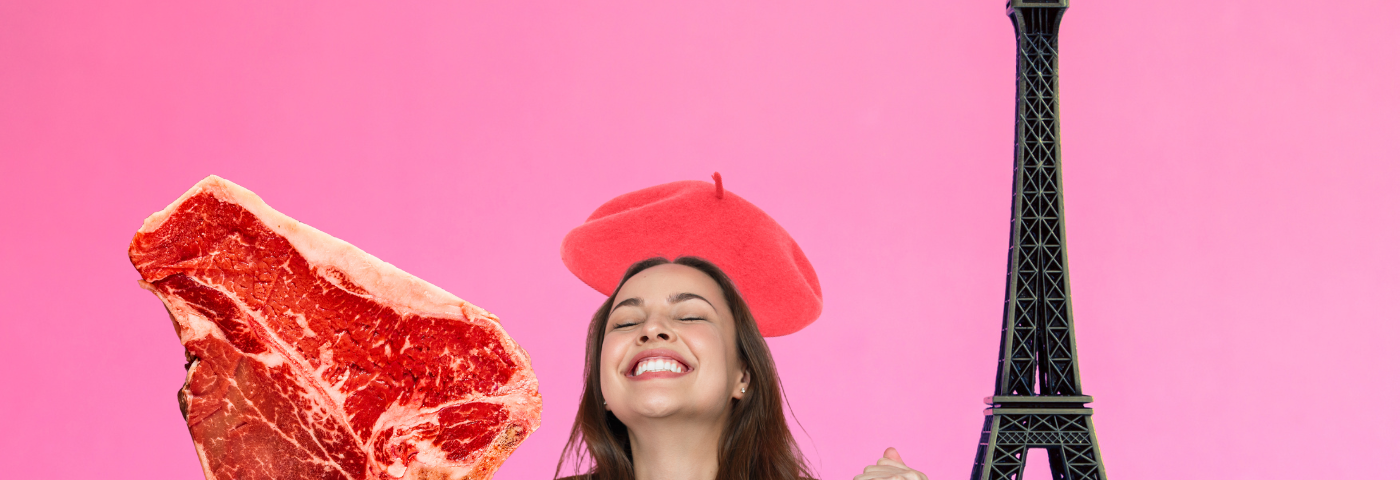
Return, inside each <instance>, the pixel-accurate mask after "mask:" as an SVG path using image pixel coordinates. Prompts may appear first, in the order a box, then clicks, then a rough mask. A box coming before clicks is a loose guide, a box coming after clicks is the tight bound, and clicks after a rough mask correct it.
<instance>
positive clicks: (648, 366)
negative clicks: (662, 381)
mask: <svg viewBox="0 0 1400 480" xmlns="http://www.w3.org/2000/svg"><path fill="white" fill-rule="evenodd" d="M689 371H690V367H689V366H688V365H686V364H684V363H681V362H680V361H678V360H676V359H674V358H670V357H646V358H643V359H641V360H638V361H637V364H636V366H633V367H632V371H631V372H630V374H629V376H632V377H637V376H641V375H643V374H647V373H652V372H662V373H686V372H689Z"/></svg>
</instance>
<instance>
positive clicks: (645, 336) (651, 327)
mask: <svg viewBox="0 0 1400 480" xmlns="http://www.w3.org/2000/svg"><path fill="white" fill-rule="evenodd" d="M659 317H660V316H659V315H657V316H653V317H652V318H648V319H647V321H646V324H645V325H642V336H641V337H638V338H637V341H638V343H647V342H650V341H652V340H660V341H669V340H671V339H672V338H675V334H674V333H673V332H671V329H670V327H669V326H668V325H667V322H666V320H665V319H662V318H659Z"/></svg>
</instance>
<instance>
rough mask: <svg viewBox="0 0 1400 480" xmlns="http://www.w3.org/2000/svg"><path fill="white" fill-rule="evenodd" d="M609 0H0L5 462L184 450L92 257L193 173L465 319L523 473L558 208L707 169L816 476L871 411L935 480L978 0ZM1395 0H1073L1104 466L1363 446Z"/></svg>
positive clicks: (998, 177)
mask: <svg viewBox="0 0 1400 480" xmlns="http://www.w3.org/2000/svg"><path fill="white" fill-rule="evenodd" d="M632 3H634V4H630V5H616V4H611V3H608V2H562V1H560V2H393V3H390V2H374V3H371V2H362V1H341V2H304V1H277V2H264V1H257V2H208V1H181V2H154V1H149V2H82V3H80V2H68V1H29V2H16V1H10V0H6V1H2V2H0V161H2V162H3V163H2V164H0V204H3V205H4V207H3V210H0V225H3V228H4V234H3V236H0V249H3V251H2V252H0V265H3V267H4V275H0V305H3V312H4V313H3V320H0V379H3V384H2V385H3V386H0V389H2V390H0V412H4V413H3V417H0V464H3V465H4V467H3V469H4V471H5V473H4V474H3V475H0V476H4V477H7V478H48V479H77V478H91V477H101V478H108V479H137V478H141V479H151V478H159V479H195V478H199V477H200V470H199V465H198V462H197V460H196V457H195V454H194V450H193V448H192V446H191V443H190V439H189V434H188V432H187V430H186V429H185V426H184V424H183V423H182V420H181V418H180V415H179V411H178V409H177V408H176V402H175V391H176V389H177V388H178V387H179V385H180V383H181V382H182V379H183V374H182V372H183V369H182V365H183V358H182V355H181V352H182V349H181V347H180V345H179V343H178V342H177V340H176V337H175V334H174V331H173V329H172V328H171V326H170V323H169V320H168V319H167V317H166V314H165V312H164V311H163V309H162V308H161V306H160V304H159V302H157V301H156V299H155V298H153V296H152V295H151V294H149V293H147V292H145V291H142V290H141V289H139V288H137V286H136V278H137V275H136V272H135V271H134V270H133V269H132V268H131V266H130V264H129V263H128V261H127V259H126V255H125V249H126V245H127V242H128V241H129V240H130V238H131V235H132V234H133V233H134V231H135V230H136V228H137V227H138V226H139V225H140V223H141V220H142V219H144V218H145V217H146V215H148V214H150V213H152V212H154V211H156V210H159V209H161V208H163V207H164V206H165V205H166V204H167V203H169V202H170V201H171V200H173V199H175V197H176V196H178V195H179V194H180V193H182V192H184V191H185V189H187V188H188V187H189V186H191V185H192V184H194V183H195V182H196V181H198V180H199V179H200V178H202V177H204V176H205V175H208V174H211V173H215V174H218V175H221V176H224V177H226V178H228V179H231V180H233V181H235V182H238V183H240V184H242V185H244V186H246V187H248V188H250V189H252V190H254V191H256V192H258V193H259V194H261V195H262V197H263V198H264V199H266V200H267V201H268V202H269V203H271V204H272V205H273V206H274V207H276V208H278V209H280V210H281V211H283V212H285V213H287V214H289V215H291V216H293V217H295V218H297V219H300V220H302V221H304V222H306V223H309V224H311V225H313V226H315V227H317V228H319V229H322V230H324V231H326V232H330V233H332V234H334V235H336V236H339V237H340V238H343V239H345V240H348V241H350V242H352V243H354V244H355V245H358V246H359V247H361V248H363V249H365V250H366V251H369V252H371V253H373V254H375V255H377V256H379V257H380V258H383V259H385V260H387V261H389V262H392V263H394V264H396V265H398V266H400V267H402V268H403V269H405V270H407V271H409V272H411V273H414V274H416V275H418V276H420V277H422V278H424V279H427V280H428V281H430V282H433V283H435V284H437V285H440V286H442V287H444V288H446V289H447V290H449V291H451V292H454V293H456V294H458V295H460V296H462V297H463V298H466V299H468V300H469V301H471V302H473V303H476V304H478V305H480V306H482V307H485V308H487V309H489V310H491V311H493V312H495V313H496V314H498V315H500V317H501V318H502V319H504V323H505V325H506V326H507V328H508V329H509V331H510V332H511V334H512V335H513V336H514V337H515V338H516V339H518V340H519V342H520V343H521V344H522V345H524V346H525V347H526V348H527V349H528V350H529V352H530V353H531V354H532V355H533V358H534V361H535V368H536V370H537V372H538V374H539V376H540V384H541V391H542V392H543V394H544V398H545V410H544V412H545V414H544V425H543V427H542V428H541V429H540V430H539V431H538V432H537V433H536V434H535V435H534V436H533V437H531V438H530V439H529V440H528V441H526V442H525V443H524V444H523V446H522V447H521V448H520V449H519V450H518V451H517V453H516V454H515V456H513V457H512V458H511V459H510V460H509V461H508V462H507V463H506V465H505V467H504V468H502V470H501V472H500V474H499V478H504V479H516V478H520V479H537V478H546V477H548V476H549V474H550V473H552V471H553V468H554V463H555V461H556V459H557V455H558V453H559V451H560V448H561V446H562V445H563V442H564V439H565V437H566V434H567V430H568V427H569V424H570V421H571V420H572V411H573V409H574V405H575V401H576V398H577V395H578V393H579V391H580V379H579V375H580V357H581V356H582V343H583V328H584V323H585V321H586V318H587V316H588V314H589V313H590V312H591V310H592V309H593V308H595V307H596V305H597V304H598V303H599V301H601V299H602V297H601V296H600V295H599V294H597V293H595V292H593V291H591V290H589V289H588V288H587V287H585V286H584V285H583V284H582V283H581V282H579V281H578V280H576V279H575V278H573V276H572V275H571V274H569V272H568V271H567V270H565V269H564V267H563V265H562V264H561V263H560V261H559V254H558V248H559V242H560V239H561V238H562V236H563V235H564V233H565V232H566V231H568V229H570V228H572V227H573V226H575V225H577V224H578V223H580V222H581V221H582V220H583V219H584V218H585V217H586V216H587V215H588V214H589V213H590V212H591V211H592V209H593V208H594V207H596V206H598V205H599V204H601V203H602V202H603V201H605V200H607V199H609V198H611V197H613V196H615V195H617V194H620V193H623V192H626V191H630V190H634V189H637V188H642V187H646V186H649V185H653V184H658V183H662V182H669V181H674V180H681V179H705V178H707V177H708V176H709V174H710V173H711V172H714V171H720V172H722V173H723V174H724V178H725V186H726V187H728V188H729V189H730V190H732V191H733V192H736V193H738V194H740V195H742V196H744V197H745V198H747V199H749V200H751V201H753V202H754V203H756V204H758V205H760V206H762V207H763V208H765V209H766V210H767V211H768V212H769V213H770V214H772V215H773V217H775V218H777V219H778V221H779V222H781V223H782V224H783V225H784V226H786V228H787V229H788V231H790V232H791V233H792V235H793V237H795V238H796V239H797V240H798V241H799V242H800V243H801V245H802V246H803V248H804V249H805V250H806V252H807V254H808V257H810V259H811V261H812V263H813V264H814V265H815V266H816V268H817V271H818V272H819V274H820V276H821V281H822V287H823V291H824V292H825V294H826V309H825V312H824V313H823V315H822V318H821V319H820V320H818V321H817V323H815V324H814V325H813V326H812V327H810V328H808V329H806V330H804V331H802V332H800V333H798V334H795V335H791V336H788V337H782V338H776V339H772V340H771V341H770V345H771V346H772V348H773V351H774V353H775V355H776V357H777V361H778V365H779V369H780V371H781V373H782V378H783V380H784V384H785V386H786V388H787V392H788V394H789V397H790V399H791V404H792V410H793V413H795V415H796V417H797V419H799V420H801V422H802V425H803V426H804V427H805V433H803V432H802V431H801V430H799V431H798V437H799V441H800V442H801V444H802V446H803V448H804V450H805V452H806V453H807V454H808V455H809V456H810V458H811V459H812V461H813V463H814V464H815V465H816V466H817V467H818V469H819V471H820V472H821V473H822V475H823V477H825V478H830V479H841V478H849V477H850V476H853V475H855V474H856V473H857V472H858V471H859V470H860V469H861V468H862V467H863V466H864V465H866V464H868V463H870V462H871V461H873V460H875V459H876V458H877V457H878V456H879V455H880V452H881V450H882V449H883V448H884V447H886V446H891V445H893V446H897V447H899V448H900V450H901V452H903V453H904V457H905V458H906V459H908V460H909V462H910V464H912V465H914V466H916V467H919V468H921V469H922V470H924V471H925V472H927V473H928V474H929V475H930V477H932V478H965V476H966V475H967V473H968V471H969V469H970V467H971V463H972V460H973V453H974V450H975V447H976V445H975V444H976V441H977V436H978V429H979V427H980V423H981V421H982V408H983V405H982V404H981V399H982V397H983V396H985V395H989V394H990V392H991V388H992V381H993V374H994V367H995V362H996V355H997V342H998V331H999V329H1000V321H1001V299H1002V295H1003V291H1002V288H1003V281H1004V276H1003V273H1004V271H1005V267H1006V266H1005V262H1006V246H1007V221H1008V218H1009V210H1008V208H1009V201H1010V196H1009V194H1010V181H1011V149H1010V147H1011V140H1012V120H1013V119H1012V106H1013V92H1014V85H1013V72H1014V57H1013V55H1014V53H1013V48H1014V43H1013V39H1012V32H1011V27H1010V24H1009V22H1008V21H1007V19H1006V18H1005V16H1004V15H1003V7H1002V2H1001V1H999V0H982V1H975V2H973V1H962V2H933V1H924V2H910V1H877V2H871V1H861V2H857V1H847V2H794V1H785V0H780V1H761V2H730V1H718V2H659V3H658V2H632ZM1397 17H1400V5H1397V4H1396V3H1394V2H1381V1H1366V2H1305V1H1281V2H1242V1H1223V0H1200V1H1171V2H1127V1H1114V2H1107V1H1091V0H1079V1H1075V2H1074V5H1073V7H1072V8H1071V9H1070V10H1069V12H1068V14H1067V16H1066V17H1065V21H1064V26H1063V33H1062V35H1061V39H1062V42H1061V43H1062V51H1063V55H1062V57H1061V68H1062V72H1063V74H1062V76H1061V80H1062V85H1063V86H1062V90H1061V92H1062V97H1063V117H1064V121H1063V133H1064V158H1065V167H1064V168H1065V170H1064V184H1065V187H1066V189H1067V194H1066V204H1067V208H1068V230H1069V232H1068V239H1069V251H1070V258H1071V263H1070V264H1071V266H1072V271H1073V288H1074V293H1075V303H1074V305H1075V307H1076V309H1075V313H1076V317H1075V318H1076V321H1077V323H1078V335H1079V336H1078V341H1079V347H1080V361H1081V369H1082V372H1083V375H1084V388H1085V390H1086V392H1087V393H1089V394H1092V395H1094V396H1095V398H1096V399H1097V401H1096V402H1095V403H1094V407H1095V408H1096V410H1095V415H1094V419H1095V421H1096V424H1097V427H1098V434H1099V439H1100V442H1101V443H1102V449H1103V455H1104V457H1105V458H1106V463H1107V467H1108V472H1109V474H1110V475H1112V477H1113V478H1117V479H1167V478H1201V479H1208V478H1220V479H1226V478H1228V479H1253V478H1259V479H1278V478H1297V479H1312V478H1344V477H1345V478H1384V477H1390V478H1394V476H1395V475H1396V473H1395V470H1396V468H1395V464H1394V461H1393V460H1394V456H1395V455H1396V454H1397V452H1400V435H1397V434H1396V430H1397V428H1400V414H1397V409H1396V408H1395V406H1396V404H1397V403H1400V382H1397V381H1396V378H1400V366H1397V363H1400V353H1397V350H1396V344H1397V341H1400V327H1398V326H1397V323H1400V315H1397V313H1396V312H1397V310H1396V304H1397V300H1400V296H1397V295H1396V293H1395V291H1396V289H1397V287H1400V280H1397V277H1396V271H1397V270H1400V268H1397V267H1400V257H1397V253H1396V252H1397V250H1398V249H1397V246H1400V245H1397V234H1400V227H1397V225H1400V212H1398V210H1400V209H1397V207H1396V204H1397V196H1400V195H1397V191H1398V190H1397V186H1396V182H1397V178H1400V166H1397V163H1400V162H1397V160H1400V156H1398V155H1397V150H1396V147H1395V144H1396V140H1397V139H1400V136H1397V133H1396V132H1397V130H1398V129H1400V115H1397V111H1400V88H1397V87H1396V85H1397V83H1396V78H1397V75H1400V60H1398V59H1400V40H1397V38H1400V36H1397V35H1396V33H1397V28H1396V26H1395V23H1394V22H1395V19H1396V18H1397ZM1042 460H1043V457H1042ZM1035 466H1036V467H1037V468H1035V469H1034V470H1032V471H1031V472H1030V474H1029V475H1028V477H1029V478H1031V479H1044V478H1048V477H1049V475H1048V472H1047V471H1046V469H1045V468H1044V467H1043V465H1042V464H1040V463H1037V464H1035Z"/></svg>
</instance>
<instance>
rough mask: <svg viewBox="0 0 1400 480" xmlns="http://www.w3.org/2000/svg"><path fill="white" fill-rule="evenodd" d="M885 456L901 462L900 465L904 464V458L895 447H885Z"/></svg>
mask: <svg viewBox="0 0 1400 480" xmlns="http://www.w3.org/2000/svg"><path fill="white" fill-rule="evenodd" d="M885 458H888V459H890V460H894V461H896V462H899V464H900V465H904V459H903V458H900V457H899V451H898V450H895V449H894V447H890V448H886V449H885Z"/></svg>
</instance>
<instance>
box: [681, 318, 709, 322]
mask: <svg viewBox="0 0 1400 480" xmlns="http://www.w3.org/2000/svg"><path fill="white" fill-rule="evenodd" d="M704 319H705V317H684V318H681V320H682V321H685V320H691V321H694V320H704Z"/></svg>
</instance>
